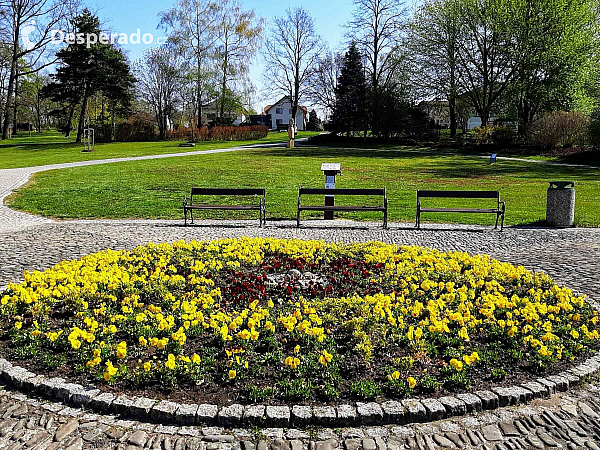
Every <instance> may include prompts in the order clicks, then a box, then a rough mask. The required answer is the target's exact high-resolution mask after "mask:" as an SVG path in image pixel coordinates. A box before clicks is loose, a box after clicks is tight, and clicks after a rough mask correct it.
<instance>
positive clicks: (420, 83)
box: [406, 0, 460, 137]
mask: <svg viewBox="0 0 600 450" xmlns="http://www.w3.org/2000/svg"><path fill="white" fill-rule="evenodd" d="M456 4H457V0H426V1H425V2H424V3H423V4H422V5H421V6H420V7H419V9H418V10H417V11H416V12H415V14H414V16H413V17H412V20H411V21H410V27H409V33H408V36H407V40H406V47H407V48H408V49H409V58H410V60H411V61H410V62H411V65H412V67H413V71H412V74H413V83H414V87H415V88H416V89H418V91H419V94H421V95H422V96H423V97H425V98H431V97H433V98H437V99H442V100H445V101H447V102H448V111H449V118H450V136H451V137H454V136H455V135H456V128H457V121H458V120H457V98H458V95H459V73H458V69H459V68H458V64H459V57H458V39H459V21H460V19H459V17H458V15H457V8H456Z"/></svg>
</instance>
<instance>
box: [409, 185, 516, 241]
mask: <svg viewBox="0 0 600 450" xmlns="http://www.w3.org/2000/svg"><path fill="white" fill-rule="evenodd" d="M422 198H464V199H486V198H487V199H495V200H496V207H495V208H439V207H434V208H423V207H422V206H421V199H422ZM505 210H506V202H503V201H500V192H499V191H421V190H418V191H417V223H416V227H417V228H421V213H424V212H452V213H467V214H468V213H477V214H496V226H495V227H494V228H495V229H497V228H498V220H499V219H500V217H502V222H501V224H500V230H501V231H502V229H504V212H505Z"/></svg>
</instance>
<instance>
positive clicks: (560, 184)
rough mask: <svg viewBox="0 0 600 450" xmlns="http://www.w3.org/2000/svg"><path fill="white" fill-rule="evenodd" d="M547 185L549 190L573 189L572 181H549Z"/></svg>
mask: <svg viewBox="0 0 600 450" xmlns="http://www.w3.org/2000/svg"><path fill="white" fill-rule="evenodd" d="M548 183H550V189H567V188H574V187H575V183H574V182H573V181H549V182H548Z"/></svg>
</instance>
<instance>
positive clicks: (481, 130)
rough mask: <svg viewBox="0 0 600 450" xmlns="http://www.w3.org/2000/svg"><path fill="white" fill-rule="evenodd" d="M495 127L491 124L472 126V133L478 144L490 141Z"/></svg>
mask: <svg viewBox="0 0 600 450" xmlns="http://www.w3.org/2000/svg"><path fill="white" fill-rule="evenodd" d="M495 129H496V127H494V126H492V125H489V126H486V127H475V128H473V131H472V133H473V136H474V137H475V141H477V143H478V144H487V143H489V142H490V138H491V136H492V133H493V132H494V130H495Z"/></svg>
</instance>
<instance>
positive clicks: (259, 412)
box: [242, 405, 265, 425]
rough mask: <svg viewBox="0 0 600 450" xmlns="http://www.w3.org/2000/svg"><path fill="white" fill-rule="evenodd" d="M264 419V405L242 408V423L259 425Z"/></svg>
mask: <svg viewBox="0 0 600 450" xmlns="http://www.w3.org/2000/svg"><path fill="white" fill-rule="evenodd" d="M264 419H265V406H264V405H247V406H245V407H244V414H243V415H242V420H243V422H244V423H248V424H250V425H259V424H261V423H262V422H263V421H264Z"/></svg>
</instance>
